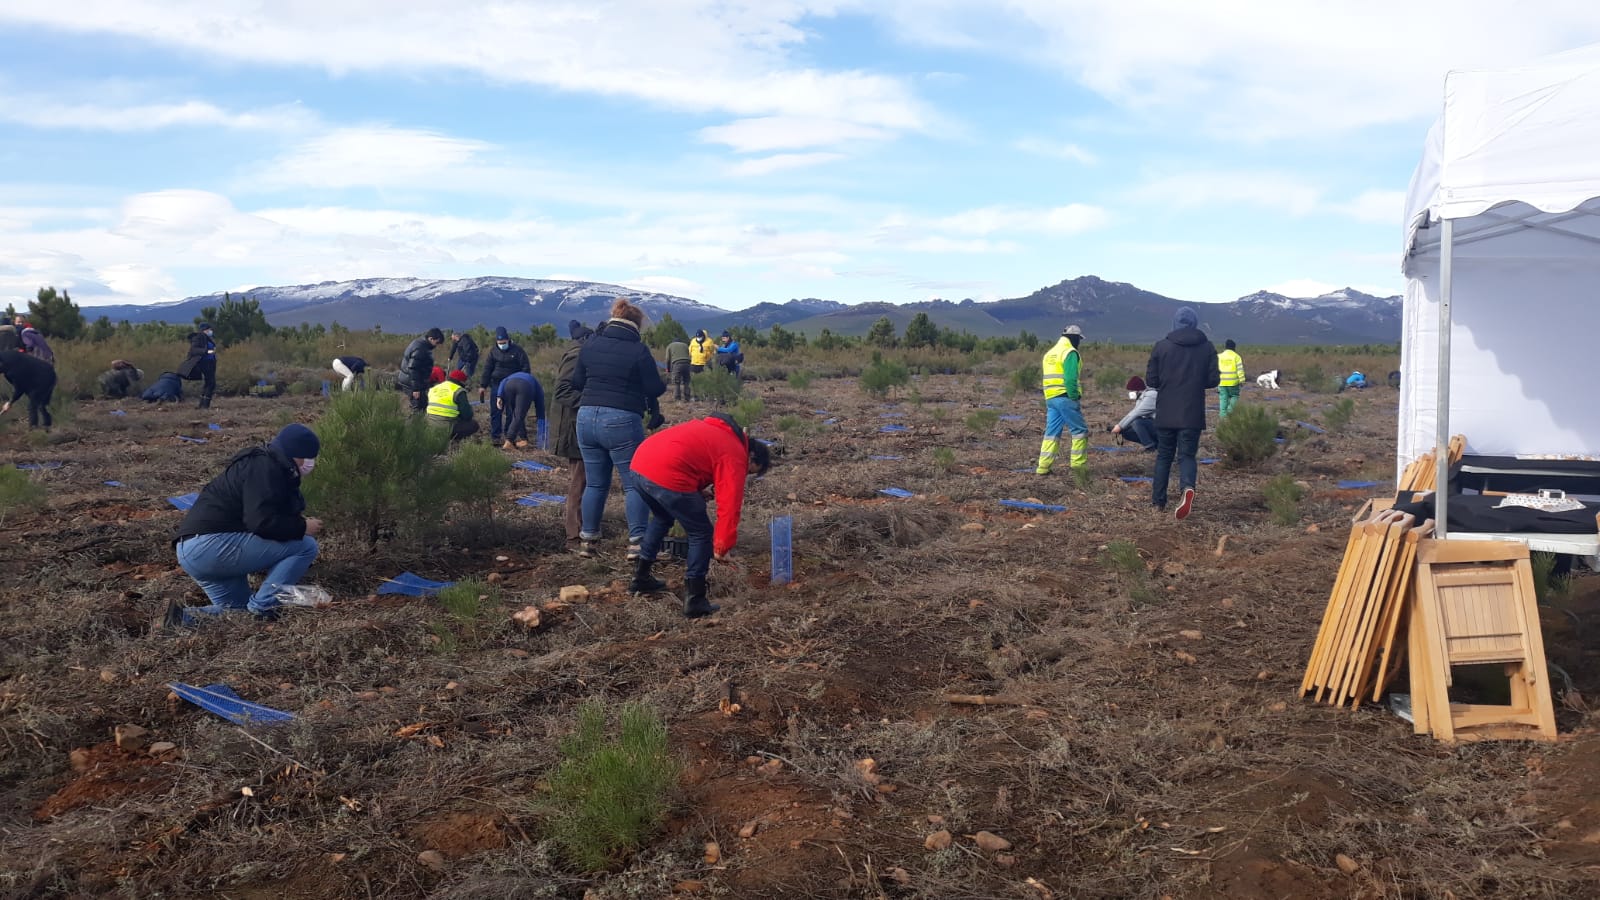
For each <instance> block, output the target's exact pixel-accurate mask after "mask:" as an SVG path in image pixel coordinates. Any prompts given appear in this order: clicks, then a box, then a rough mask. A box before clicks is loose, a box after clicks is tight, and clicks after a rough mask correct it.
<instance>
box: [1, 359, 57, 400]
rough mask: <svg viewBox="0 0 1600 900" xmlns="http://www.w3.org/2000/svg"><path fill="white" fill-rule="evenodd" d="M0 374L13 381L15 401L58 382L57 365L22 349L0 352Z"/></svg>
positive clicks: (52, 386) (51, 386)
mask: <svg viewBox="0 0 1600 900" xmlns="http://www.w3.org/2000/svg"><path fill="white" fill-rule="evenodd" d="M0 374H3V375H5V377H6V380H7V381H9V382H11V387H12V389H13V394H14V397H13V398H12V399H13V402H15V401H16V400H20V399H22V398H23V397H26V396H28V395H29V394H33V393H36V392H39V391H43V390H45V389H46V388H54V387H55V384H56V369H55V366H52V365H50V364H49V363H47V362H45V361H44V360H42V359H39V358H38V357H36V356H33V355H32V354H29V353H23V352H22V351H21V350H7V351H6V352H4V353H0Z"/></svg>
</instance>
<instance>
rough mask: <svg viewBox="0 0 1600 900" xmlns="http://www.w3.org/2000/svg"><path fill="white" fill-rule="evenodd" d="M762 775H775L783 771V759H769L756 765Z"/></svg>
mask: <svg viewBox="0 0 1600 900" xmlns="http://www.w3.org/2000/svg"><path fill="white" fill-rule="evenodd" d="M756 768H757V769H758V770H759V771H760V772H761V773H762V774H763V775H776V774H778V773H779V772H781V771H783V760H781V759H769V760H767V761H766V762H764V763H762V764H761V765H759V766H757V767H756Z"/></svg>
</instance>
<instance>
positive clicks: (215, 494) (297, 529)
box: [177, 447, 306, 541]
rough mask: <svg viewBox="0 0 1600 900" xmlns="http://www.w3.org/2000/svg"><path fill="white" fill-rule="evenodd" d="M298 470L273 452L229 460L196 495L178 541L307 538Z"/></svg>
mask: <svg viewBox="0 0 1600 900" xmlns="http://www.w3.org/2000/svg"><path fill="white" fill-rule="evenodd" d="M305 509H306V501H305V498H304V497H302V496H301V495H300V469H299V468H298V467H297V466H295V464H294V460H292V459H290V458H289V457H287V456H285V455H283V453H282V452H281V451H279V450H275V449H273V448H271V447H253V448H251V449H249V450H244V451H241V452H239V453H237V454H235V455H234V457H233V458H232V459H230V460H228V466H227V468H225V469H223V470H222V474H221V475H218V476H217V477H216V478H213V479H211V483H210V484H208V485H206V486H205V487H204V488H202V489H201V490H200V496H199V498H197V499H196V500H195V501H194V506H192V507H190V508H189V512H188V513H186V514H185V515H184V517H183V521H182V522H181V523H179V525H178V535H177V537H178V540H182V539H184V538H186V537H190V536H191V535H196V534H239V533H249V534H253V535H256V536H258V537H263V538H266V539H267V540H269V541H298V540H300V539H301V538H303V537H305V536H306V520H305V516H304V515H303V513H304V512H305Z"/></svg>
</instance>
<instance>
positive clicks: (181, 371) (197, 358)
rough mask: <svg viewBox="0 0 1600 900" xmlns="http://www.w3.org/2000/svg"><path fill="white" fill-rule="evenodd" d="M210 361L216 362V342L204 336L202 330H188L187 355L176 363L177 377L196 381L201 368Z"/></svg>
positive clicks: (213, 363) (199, 375)
mask: <svg viewBox="0 0 1600 900" xmlns="http://www.w3.org/2000/svg"><path fill="white" fill-rule="evenodd" d="M208 361H209V362H210V363H211V364H212V365H215V364H216V362H217V342H216V341H213V340H212V339H211V338H208V337H206V333H205V332H203V331H191V332H189V355H188V356H185V357H184V358H183V362H182V363H180V364H179V365H178V377H179V378H182V379H184V380H185V381H196V380H199V378H200V377H201V374H200V373H201V368H202V367H203V366H204V365H205V364H206V363H207V362H208Z"/></svg>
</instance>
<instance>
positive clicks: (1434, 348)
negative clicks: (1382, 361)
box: [1398, 45, 1600, 468]
mask: <svg viewBox="0 0 1600 900" xmlns="http://www.w3.org/2000/svg"><path fill="white" fill-rule="evenodd" d="M1596 147H1600V45H1596V46H1593V47H1585V48H1582V49H1579V50H1574V51H1571V52H1568V53H1563V54H1559V55H1557V56H1552V57H1547V58H1545V59H1542V60H1538V61H1535V62H1533V63H1530V64H1528V65H1525V66H1520V67H1517V68H1511V69H1498V70H1491V71H1468V72H1452V73H1450V74H1449V75H1448V76H1446V78H1445V90H1444V111H1443V114H1442V115H1441V116H1440V118H1439V121H1438V122H1437V123H1435V125H1434V126H1433V128H1432V130H1430V131H1429V133H1428V140H1427V144H1426V147H1425V149H1424V152H1423V156H1422V161H1421V162H1420V163H1419V164H1418V166H1417V170H1416V173H1415V175H1413V176H1412V181H1411V188H1410V191H1409V192H1408V195H1407V202H1406V218H1405V256H1404V262H1403V270H1404V273H1405V276H1406V294H1405V315H1404V322H1405V324H1404V330H1403V347H1402V362H1401V375H1402V381H1401V396H1400V423H1399V452H1398V456H1399V464H1400V466H1401V467H1402V468H1403V467H1404V466H1405V465H1407V464H1408V463H1410V462H1411V461H1412V460H1414V459H1416V458H1417V457H1418V456H1420V455H1422V454H1423V453H1426V452H1427V451H1428V450H1430V449H1432V448H1433V447H1434V446H1435V445H1436V443H1437V442H1438V433H1439V430H1440V429H1439V421H1438V416H1437V413H1436V410H1437V409H1438V407H1439V405H1440V400H1441V399H1447V401H1448V404H1449V414H1448V422H1447V425H1448V428H1447V429H1446V430H1447V433H1451V434H1464V435H1466V436H1467V440H1468V445H1469V447H1470V448H1471V450H1472V451H1473V452H1477V453H1487V454H1495V455H1600V402H1596V400H1595V398H1594V397H1593V395H1592V393H1591V388H1590V386H1591V385H1592V384H1593V383H1594V376H1593V374H1591V373H1593V372H1594V371H1595V369H1596V366H1597V365H1600V153H1597V152H1596V149H1595V148H1596ZM1447 234H1448V235H1449V240H1448V241H1446V240H1445V237H1446V235H1447ZM1446 282H1448V285H1449V286H1448V288H1446V287H1445V283H1446ZM1446 291H1448V294H1449V300H1450V302H1449V310H1448V313H1449V319H1448V321H1449V322H1450V328H1449V332H1448V334H1447V335H1441V333H1440V332H1441V329H1440V314H1441V304H1440V301H1441V297H1443V296H1444V294H1445V292H1446ZM1441 337H1444V338H1446V339H1445V340H1441ZM1441 352H1443V353H1445V354H1447V359H1448V363H1449V367H1448V371H1449V379H1448V383H1447V384H1445V385H1443V387H1444V388H1445V390H1444V391H1443V392H1441V390H1440V388H1441V383H1440V370H1439V358H1440V354H1441ZM1441 394H1442V395H1443V396H1442V397H1441Z"/></svg>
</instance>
